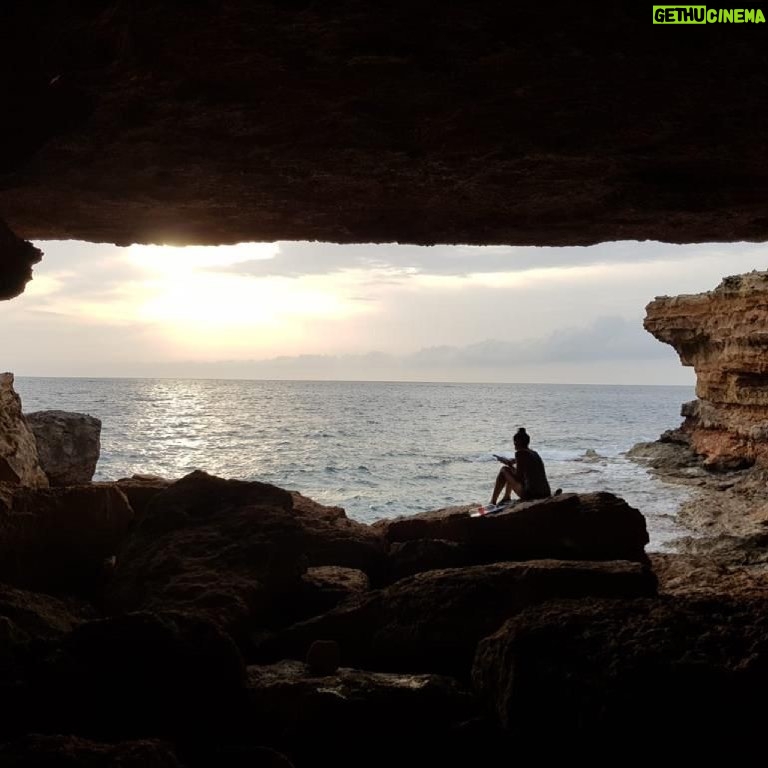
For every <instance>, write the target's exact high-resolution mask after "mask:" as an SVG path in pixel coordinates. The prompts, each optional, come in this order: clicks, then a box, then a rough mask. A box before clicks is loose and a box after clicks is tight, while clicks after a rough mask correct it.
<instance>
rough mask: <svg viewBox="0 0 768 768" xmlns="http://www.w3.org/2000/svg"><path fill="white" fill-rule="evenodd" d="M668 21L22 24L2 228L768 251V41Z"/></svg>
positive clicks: (26, 6) (519, 18) (219, 7)
mask: <svg viewBox="0 0 768 768" xmlns="http://www.w3.org/2000/svg"><path fill="white" fill-rule="evenodd" d="M649 10H651V9H650V7H643V8H642V9H641V8H639V7H638V8H637V9H636V10H634V11H630V10H627V9H625V7H623V6H619V5H614V6H611V7H604V8H600V9H597V8H592V7H588V6H584V5H582V4H578V3H570V2H565V0H551V1H550V2H548V3H542V4H533V3H530V4H525V5H520V4H516V3H505V2H498V1H497V0H472V2H470V0H462V1H461V2H452V3H445V2H438V1H437V0H425V2H420V3H417V4H414V3H412V2H408V3H406V2H401V1H399V0H397V1H395V2H387V3H379V2H362V1H361V0H339V1H336V2H333V1H329V2H323V3H316V2H310V1H309V0H290V1H287V0H281V2H279V3H278V2H274V1H272V2H263V1H262V2H258V1H256V2H254V1H252V0H248V1H247V2H246V1H245V0H239V1H235V0H224V1H223V2H219V1H218V0H217V2H213V0H195V2H190V1H189V0H185V2H183V3H182V2H162V3H161V2H158V1H157V0H148V1H147V2H142V3H137V2H127V1H120V2H118V1H117V0H114V1H113V2H96V1H94V2H87V3H72V2H44V1H42V0H36V1H30V2H26V3H5V4H3V8H2V10H1V11H0V14H1V16H2V18H0V43H2V45H0V63H2V65H3V66H0V91H1V92H2V93H3V94H4V100H5V104H4V107H5V109H4V113H5V114H6V115H11V116H12V119H7V120H4V121H3V125H2V126H0V218H2V219H4V220H5V221H6V222H7V223H8V224H9V226H10V227H11V228H12V229H13V230H14V231H15V232H16V234H17V235H19V236H20V237H23V238H26V239H50V238H76V239H82V240H90V241H110V242H117V243H130V242H133V241H140V242H150V241H155V242H157V241H172V242H177V243H224V242H237V241H244V240H265V241H271V240H276V239H288V240H298V239H319V240H326V241H335V242H360V241H365V242H372V241H376V242H391V241H399V242H409V243H425V244H426V243H489V244H490V243H511V244H548V245H566V244H571V245H573V244H580V245H586V244H590V243H595V242H599V241H607V240H613V239H658V240H665V241H670V242H697V241H707V240H709V241H714V240H720V241H729V240H730V241H732V240H760V239H764V238H765V237H766V236H768V217H767V216H766V215H765V209H764V200H765V192H766V188H768V161H767V159H766V142H768V138H766V136H768V134H766V132H765V130H764V125H765V123H766V119H767V118H768V102H766V100H765V98H764V95H765V91H766V79H768V74H767V70H766V62H765V34H766V29H765V25H761V24H740V25H705V26H700V27H663V26H658V25H654V24H652V19H651V14H650V13H648V11H649ZM641 11H642V12H641Z"/></svg>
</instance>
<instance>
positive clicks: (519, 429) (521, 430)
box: [517, 427, 528, 435]
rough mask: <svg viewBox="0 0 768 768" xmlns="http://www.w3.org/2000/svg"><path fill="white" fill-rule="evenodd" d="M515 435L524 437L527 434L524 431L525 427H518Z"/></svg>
mask: <svg viewBox="0 0 768 768" xmlns="http://www.w3.org/2000/svg"><path fill="white" fill-rule="evenodd" d="M517 434H518V435H526V434H528V433H527V432H526V431H525V427H518V428H517Z"/></svg>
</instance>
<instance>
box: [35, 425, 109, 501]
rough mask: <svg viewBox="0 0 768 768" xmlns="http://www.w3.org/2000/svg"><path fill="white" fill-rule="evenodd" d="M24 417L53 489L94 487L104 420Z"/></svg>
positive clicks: (41, 464)
mask: <svg viewBox="0 0 768 768" xmlns="http://www.w3.org/2000/svg"><path fill="white" fill-rule="evenodd" d="M24 416H25V418H26V420H27V424H29V427H30V429H31V430H32V433H33V434H34V436H35V442H36V444H37V454H38V457H39V459H40V466H41V467H42V468H43V471H44V472H45V474H46V476H47V477H48V482H49V483H50V484H51V485H53V486H64V485H81V484H83V483H90V482H91V479H92V478H93V475H94V472H95V471H96V464H97V462H98V460H99V452H100V450H101V440H100V438H101V420H100V419H97V418H96V417H95V416H90V415H89V414H87V413H71V412H69V411H34V412H33V413H26V414H24Z"/></svg>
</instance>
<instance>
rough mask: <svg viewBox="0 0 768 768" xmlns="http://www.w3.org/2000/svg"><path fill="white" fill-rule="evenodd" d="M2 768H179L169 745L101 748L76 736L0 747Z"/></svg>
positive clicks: (19, 741) (135, 743) (132, 744)
mask: <svg viewBox="0 0 768 768" xmlns="http://www.w3.org/2000/svg"><path fill="white" fill-rule="evenodd" d="M0 765H2V766H3V768H64V767H65V766H83V767H84V768H111V767H112V766H120V768H182V764H181V763H180V762H179V760H178V759H177V757H176V755H175V754H174V751H173V748H172V747H171V745H170V744H167V743H165V742H162V741H157V740H153V739H144V740H140V741H128V742H121V743H118V744H102V743H100V742H97V741H91V740H89V739H82V738H78V737H77V736H59V735H56V736H45V735H42V734H34V735H30V736H26V737H25V738H23V739H17V740H15V741H13V742H11V743H8V744H0Z"/></svg>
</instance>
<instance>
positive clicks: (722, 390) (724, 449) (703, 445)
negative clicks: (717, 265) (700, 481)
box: [644, 272, 768, 468]
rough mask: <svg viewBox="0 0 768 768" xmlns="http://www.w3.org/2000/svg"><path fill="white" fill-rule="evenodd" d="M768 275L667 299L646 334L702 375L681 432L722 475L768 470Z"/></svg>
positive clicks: (652, 313) (651, 308)
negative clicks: (755, 467) (751, 467)
mask: <svg viewBox="0 0 768 768" xmlns="http://www.w3.org/2000/svg"><path fill="white" fill-rule="evenodd" d="M766 319H768V272H751V273H749V274H746V275H737V276H733V277H726V278H725V279H724V280H723V281H722V282H721V283H720V285H719V286H718V287H717V288H715V289H714V290H712V291H709V292H707V293H700V294H695V295H684V296H675V297H668V296H662V297H659V298H657V299H655V300H654V301H652V302H651V303H650V304H648V306H647V307H646V317H645V321H644V326H645V328H646V330H648V331H649V332H650V333H652V334H653V335H654V336H655V337H656V338H657V339H659V340H660V341H663V342H665V343H667V344H670V345H671V346H673V347H674V348H675V350H676V351H677V353H678V354H679V355H680V361H681V362H682V363H683V365H688V366H693V369H694V371H695V372H696V394H697V395H698V400H696V401H694V402H693V403H689V404H687V405H686V406H685V407H684V411H683V416H684V417H685V421H684V422H683V424H682V427H681V429H682V430H683V432H685V433H687V434H688V435H689V436H690V439H691V445H692V447H693V449H694V451H695V452H696V453H698V454H701V455H703V456H704V457H705V458H706V463H707V464H708V465H711V466H713V467H715V468H737V467H739V466H744V465H747V464H751V463H754V462H755V461H758V462H760V463H762V464H768V428H767V427H766V424H768V354H766V353H767V352H768V334H766V333H765V324H766Z"/></svg>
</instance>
